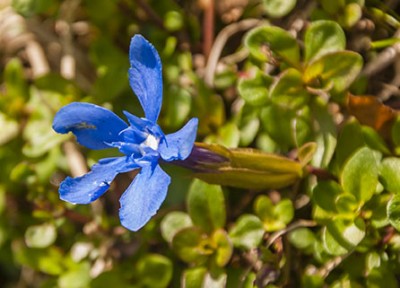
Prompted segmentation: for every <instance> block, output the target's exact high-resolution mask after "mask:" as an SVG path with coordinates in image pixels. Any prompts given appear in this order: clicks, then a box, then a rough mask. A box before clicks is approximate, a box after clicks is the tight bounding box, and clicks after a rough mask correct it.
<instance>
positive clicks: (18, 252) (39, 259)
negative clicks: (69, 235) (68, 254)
mask: <svg viewBox="0 0 400 288" xmlns="http://www.w3.org/2000/svg"><path fill="white" fill-rule="evenodd" d="M12 248H13V254H14V258H15V260H16V261H17V263H19V264H22V265H26V266H28V267H31V268H32V269H35V270H38V271H41V272H44V273H46V274H49V275H60V274H62V273H64V272H65V256H64V255H63V254H62V253H61V251H60V249H57V248H55V247H53V246H50V247H48V248H46V249H32V248H28V247H26V246H24V245H23V244H22V243H21V242H18V241H15V242H14V243H13V246H12Z"/></svg>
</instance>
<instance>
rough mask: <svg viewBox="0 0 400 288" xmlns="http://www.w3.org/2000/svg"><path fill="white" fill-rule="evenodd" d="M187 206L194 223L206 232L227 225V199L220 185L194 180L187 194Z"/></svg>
mask: <svg viewBox="0 0 400 288" xmlns="http://www.w3.org/2000/svg"><path fill="white" fill-rule="evenodd" d="M187 207H188V212H189V215H190V218H192V221H193V224H194V225H196V226H198V227H201V228H202V229H203V230H204V231H206V232H212V231H214V230H216V229H218V228H222V227H223V226H224V225H225V217H226V214H225V199H224V193H223V192H222V189H221V186H219V185H210V184H207V183H205V182H203V181H200V180H194V181H193V183H192V185H191V186H190V189H189V194H188V196H187Z"/></svg>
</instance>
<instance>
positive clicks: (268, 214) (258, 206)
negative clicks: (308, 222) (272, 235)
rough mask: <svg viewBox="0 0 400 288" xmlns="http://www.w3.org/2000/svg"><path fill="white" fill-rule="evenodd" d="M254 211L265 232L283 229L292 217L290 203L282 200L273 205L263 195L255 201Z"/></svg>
mask: <svg viewBox="0 0 400 288" xmlns="http://www.w3.org/2000/svg"><path fill="white" fill-rule="evenodd" d="M254 210H255V213H256V214H257V216H258V217H259V218H260V219H261V221H262V222H263V224H264V229H265V231H268V232H271V231H277V230H280V229H283V228H285V227H286V225H287V224H289V223H290V221H292V219H293V216H294V208H293V204H292V201H290V200H289V199H283V200H281V201H279V202H278V203H277V204H275V205H274V204H273V203H272V201H271V200H270V199H269V197H267V196H265V195H261V196H259V197H258V198H257V199H256V202H255V204H254Z"/></svg>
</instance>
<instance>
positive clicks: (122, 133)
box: [53, 35, 198, 231]
mask: <svg viewBox="0 0 400 288" xmlns="http://www.w3.org/2000/svg"><path fill="white" fill-rule="evenodd" d="M129 59H130V64H131V68H130V69H129V82H130V85H131V87H132V89H133V91H134V92H135V94H136V95H137V97H138V98H139V101H140V104H141V105H142V108H143V110H144V112H145V118H139V117H136V116H134V115H132V114H130V113H129V112H126V111H124V114H125V116H126V118H127V119H128V122H129V125H128V124H126V123H125V122H124V121H123V120H122V119H121V118H119V117H118V116H117V115H116V114H114V113H113V112H111V111H109V110H107V109H105V108H102V107H100V106H97V105H94V104H89V103H77V102H74V103H71V104H69V105H66V106H64V107H63V108H61V109H60V111H58V112H57V114H56V116H55V118H54V121H53V129H54V130H55V131H56V132H58V133H68V132H72V133H73V134H75V136H76V138H77V141H78V142H79V143H80V144H81V145H83V146H86V147H88V148H90V149H106V148H110V147H116V148H118V149H119V150H120V151H121V152H122V153H123V154H124V156H122V157H114V158H106V159H101V160H100V161H99V162H98V163H97V164H95V165H94V166H93V167H92V169H91V171H90V172H89V173H87V174H86V175H83V176H82V177H76V178H70V177H67V178H66V179H65V180H64V181H63V182H62V183H61V185H60V187H59V193H60V198H61V199H62V200H65V201H68V202H71V203H74V204H87V203H90V202H92V201H94V200H96V199H97V198H99V197H100V196H101V195H103V194H104V193H105V192H106V191H107V190H108V188H109V187H110V184H111V182H112V180H113V179H114V178H115V176H116V175H117V174H119V173H124V172H128V171H132V170H135V169H140V172H139V173H138V174H137V176H136V177H135V179H134V180H133V182H132V183H131V184H130V185H129V187H128V188H127V190H126V191H125V192H124V194H123V195H122V196H121V198H120V204H121V208H120V210H119V215H120V219H121V223H122V225H123V226H125V227H126V228H128V229H130V230H133V231H137V230H138V229H140V228H141V227H143V226H144V225H145V224H146V223H147V222H148V221H149V219H150V218H151V217H152V216H153V215H154V214H155V213H156V212H157V210H158V209H159V207H160V206H161V204H162V202H163V201H164V199H165V196H166V194H167V190H168V186H169V184H170V182H171V178H170V177H169V176H168V174H166V173H165V172H164V171H163V170H162V169H161V167H160V166H159V162H160V160H161V159H162V160H164V161H167V162H169V161H174V160H184V159H186V158H187V157H188V156H189V154H190V152H191V150H192V148H193V144H194V141H195V138H196V131H197V123H198V120H197V119H196V118H193V119H191V120H190V121H189V122H188V123H187V124H186V125H185V126H184V127H183V128H182V129H181V130H179V131H177V132H175V133H172V134H168V135H165V134H164V133H163V131H162V130H161V128H160V127H159V126H158V125H157V119H158V116H159V114H160V109H161V103H162V90H163V88H162V85H163V84H162V73H161V70H162V67H161V60H160V57H159V55H158V53H157V51H156V49H155V48H154V47H153V46H152V45H151V44H150V43H149V42H148V41H147V40H146V39H144V38H143V37H142V36H140V35H136V36H134V37H133V38H132V40H131V46H130V51H129Z"/></svg>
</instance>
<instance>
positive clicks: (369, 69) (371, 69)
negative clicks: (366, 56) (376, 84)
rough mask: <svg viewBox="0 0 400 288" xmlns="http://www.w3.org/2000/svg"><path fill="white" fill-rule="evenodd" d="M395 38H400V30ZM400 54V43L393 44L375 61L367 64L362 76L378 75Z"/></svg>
mask: <svg viewBox="0 0 400 288" xmlns="http://www.w3.org/2000/svg"><path fill="white" fill-rule="evenodd" d="M393 37H395V38H400V29H399V30H397V31H396V33H395V34H394V36H393ZM399 54H400V43H396V44H393V45H392V46H390V47H388V48H386V49H385V50H383V51H382V52H381V53H379V54H378V56H376V57H375V58H374V59H373V60H371V61H370V62H369V63H367V64H366V65H365V67H364V69H363V71H362V72H361V75H363V76H366V77H371V76H373V75H375V74H378V73H379V72H381V71H382V70H383V69H385V68H386V67H388V66H389V65H390V64H392V63H393V62H394V61H395V60H396V59H397V57H398V56H399Z"/></svg>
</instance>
